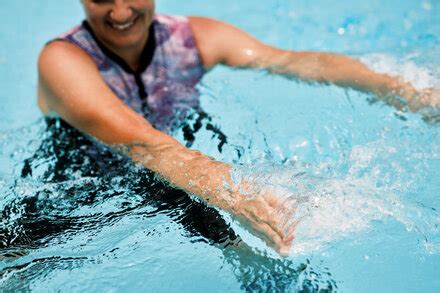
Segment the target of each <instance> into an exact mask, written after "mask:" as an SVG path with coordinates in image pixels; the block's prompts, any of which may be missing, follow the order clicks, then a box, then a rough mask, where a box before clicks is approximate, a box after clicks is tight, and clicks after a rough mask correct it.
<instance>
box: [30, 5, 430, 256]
mask: <svg viewBox="0 0 440 293" xmlns="http://www.w3.org/2000/svg"><path fill="white" fill-rule="evenodd" d="M82 5H83V7H84V10H85V13H86V22H84V23H83V24H82V25H80V26H78V27H75V28H74V29H72V30H71V31H69V32H67V33H65V34H63V35H61V36H60V37H59V38H58V39H56V40H53V41H52V42H50V43H49V44H48V45H47V46H46V47H45V48H44V49H43V51H42V52H41V55H40V58H39V87H38V102H39V106H40V108H41V110H42V111H43V113H45V114H46V115H51V114H55V115H57V116H60V117H61V118H62V119H63V120H65V121H66V122H67V123H69V124H70V125H72V126H73V127H75V128H77V129H79V130H80V131H82V132H84V133H86V134H88V135H90V136H93V137H95V138H97V139H98V140H101V141H103V142H105V143H106V144H109V145H124V146H125V147H126V149H127V152H128V154H129V155H130V157H131V158H132V159H133V160H134V161H137V162H139V163H141V164H143V165H144V166H145V167H146V168H148V169H150V170H153V171H155V172H156V173H158V174H160V175H162V176H163V177H164V178H165V179H166V180H167V181H168V182H170V183H171V184H173V185H175V186H178V187H180V188H182V189H183V190H185V191H187V192H189V193H192V194H195V195H197V196H199V197H201V198H202V199H204V200H205V201H207V202H208V203H209V204H212V205H214V206H217V207H220V208H222V209H224V210H226V211H229V212H231V213H232V214H234V215H235V216H236V217H237V218H238V219H241V220H244V221H245V222H247V223H249V224H250V225H251V226H252V227H253V229H254V232H257V233H258V234H260V235H262V236H263V237H264V238H265V239H266V240H267V242H268V244H270V245H272V246H273V247H275V248H276V249H277V250H278V251H279V252H281V253H286V252H287V251H288V250H289V248H290V245H291V243H292V240H293V228H294V225H293V223H292V221H288V220H286V219H289V218H291V217H289V216H287V217H286V214H287V215H288V214H289V213H292V207H291V203H289V202H284V201H282V200H281V199H280V198H279V197H277V196H276V195H274V194H273V193H271V192H270V191H268V190H266V191H261V190H259V191H256V190H254V191H253V190H252V183H250V182H244V181H242V182H233V181H232V179H231V175H230V169H231V167H230V166H229V165H227V164H224V163H221V162H216V161H214V160H212V159H210V158H208V157H207V156H205V155H203V154H201V153H199V152H197V151H193V150H189V149H187V148H185V147H184V146H182V145H181V144H180V143H179V142H177V141H176V140H175V139H173V138H172V137H171V136H169V135H168V134H166V131H168V130H170V129H171V128H172V127H173V125H175V123H176V120H179V118H181V117H184V116H185V113H187V111H188V110H189V109H194V108H197V107H198V100H197V92H196V90H195V89H194V86H195V85H196V83H197V82H198V81H199V80H200V78H201V77H202V76H203V74H204V73H205V72H206V71H208V70H209V69H211V68H212V67H213V66H215V65H217V64H225V65H229V66H234V67H251V68H260V69H266V70H268V71H270V72H272V73H277V74H282V75H285V76H287V77H293V78H298V79H302V80H308V81H309V80H310V81H318V82H324V83H327V82H331V83H334V84H336V85H340V86H346V87H351V88H354V89H357V90H360V91H366V92H372V93H374V94H376V95H378V96H379V97H391V96H395V95H396V94H399V95H402V96H403V97H404V98H405V99H406V100H407V102H408V105H409V106H410V107H411V108H412V109H418V108H419V107H421V106H423V104H421V103H420V102H419V101H420V99H418V95H419V94H418V93H417V92H416V91H415V90H414V88H413V87H412V86H411V85H410V84H408V83H402V82H400V81H399V79H397V78H393V77H389V76H387V75H380V74H376V73H374V72H372V71H370V70H369V69H368V68H366V67H365V66H364V65H362V64H361V63H359V62H357V61H355V60H352V59H350V58H348V57H344V56H340V55H337V54H330V53H314V52H289V51H284V50H280V49H276V48H273V47H270V46H267V45H265V44H262V43H261V42H259V41H257V40H255V39H254V38H252V37H250V36H249V35H247V34H246V33H244V32H242V31H240V30H238V29H237V28H235V27H232V26H231V25H228V24H225V23H222V22H219V21H216V20H213V19H208V18H202V17H188V18H184V17H174V16H162V15H156V14H155V9H154V0H82ZM437 105H438V102H437ZM397 106H399V105H397ZM282 214H284V215H283V216H282Z"/></svg>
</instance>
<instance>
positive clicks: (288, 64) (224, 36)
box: [190, 17, 440, 110]
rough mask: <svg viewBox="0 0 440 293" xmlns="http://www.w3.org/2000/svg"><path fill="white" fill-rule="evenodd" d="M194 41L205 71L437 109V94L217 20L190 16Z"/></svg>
mask: <svg viewBox="0 0 440 293" xmlns="http://www.w3.org/2000/svg"><path fill="white" fill-rule="evenodd" d="M190 23H191V27H192V29H193V32H194V35H195V39H196V43H197V45H198V47H199V49H200V51H201V56H202V59H203V62H204V64H205V66H206V67H207V68H211V67H213V66H214V65H216V64H225V65H229V66H234V67H251V68H261V69H266V70H269V71H270V72H272V73H276V74H281V75H284V76H286V77H290V78H296V79H300V80H304V81H314V82H321V83H333V84H335V85H338V86H342V87H350V88H353V89H355V90H359V91H362V92H369V93H373V94H375V95H377V96H378V97H379V98H382V99H384V100H385V101H386V102H389V103H390V104H392V105H394V106H395V107H397V108H401V107H402V106H403V105H401V103H399V101H398V100H397V99H393V97H396V96H400V97H403V98H404V99H405V100H406V102H407V103H408V106H409V107H410V109H411V110H418V109H420V108H422V107H425V106H433V107H440V98H439V92H438V90H433V89H430V90H426V91H423V92H418V91H417V90H416V89H415V88H414V87H413V86H412V85H411V84H410V83H407V82H404V81H402V80H400V79H399V78H398V77H392V76H389V75H386V74H379V73H376V72H374V71H372V70H370V69H369V68H368V67H367V66H365V65H364V64H362V63H361V62H359V61H357V60H355V59H352V58H350V57H347V56H343V55H340V54H334V53H325V52H295V51H286V50H281V49H277V48H274V47H271V46H268V45H265V44H263V43H261V42H259V41H258V40H256V39H254V38H253V37H251V36H250V35H248V34H246V33H245V32H243V31H241V30H239V29H237V28H235V27H233V26H231V25H229V24H226V23H223V22H220V21H216V20H213V19H209V18H203V17H191V18H190Z"/></svg>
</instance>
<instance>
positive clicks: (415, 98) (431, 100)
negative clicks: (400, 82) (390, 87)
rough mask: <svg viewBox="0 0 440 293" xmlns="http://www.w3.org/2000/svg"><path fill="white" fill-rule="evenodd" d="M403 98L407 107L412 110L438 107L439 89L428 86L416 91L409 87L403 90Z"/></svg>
mask: <svg viewBox="0 0 440 293" xmlns="http://www.w3.org/2000/svg"><path fill="white" fill-rule="evenodd" d="M403 98H404V99H405V100H406V101H407V103H408V108H409V110H410V111H412V112H416V111H419V110H421V109H423V108H439V109H440V89H436V88H428V89H423V90H421V91H416V90H415V89H414V88H410V89H407V90H405V91H404V92H403Z"/></svg>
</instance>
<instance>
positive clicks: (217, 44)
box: [188, 16, 269, 68]
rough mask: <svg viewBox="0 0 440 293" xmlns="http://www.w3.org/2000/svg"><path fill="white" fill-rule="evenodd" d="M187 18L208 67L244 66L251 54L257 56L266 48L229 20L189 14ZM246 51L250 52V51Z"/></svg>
mask: <svg viewBox="0 0 440 293" xmlns="http://www.w3.org/2000/svg"><path fill="white" fill-rule="evenodd" d="M188 19H189V23H190V26H191V29H192V31H193V34H194V38H195V40H196V43H197V47H198V48H199V50H200V53H201V56H202V59H203V62H204V65H205V67H207V68H211V67H213V66H215V65H216V64H219V63H221V64H226V65H229V66H247V65H248V64H249V63H251V62H252V61H253V58H254V57H259V56H260V55H262V54H263V53H265V52H267V51H268V49H269V47H268V46H266V45H264V44H263V43H261V42H260V41H258V40H257V39H255V38H253V37H252V36H251V35H249V34H248V33H246V32H244V31H243V30H241V29H240V28H238V27H236V26H234V25H231V24H229V23H226V22H223V21H220V20H216V19H212V18H208V17H200V16H191V17H188ZM249 52H252V54H251V55H249Z"/></svg>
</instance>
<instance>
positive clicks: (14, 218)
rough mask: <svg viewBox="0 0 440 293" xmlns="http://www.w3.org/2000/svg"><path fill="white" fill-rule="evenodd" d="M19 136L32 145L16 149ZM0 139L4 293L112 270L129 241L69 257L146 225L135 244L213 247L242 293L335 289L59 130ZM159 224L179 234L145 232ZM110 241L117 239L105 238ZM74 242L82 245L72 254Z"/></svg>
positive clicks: (177, 193)
mask: <svg viewBox="0 0 440 293" xmlns="http://www.w3.org/2000/svg"><path fill="white" fill-rule="evenodd" d="M46 123H47V129H46V127H45V126H44V125H43V124H46ZM23 133H29V134H31V135H32V137H34V138H35V139H36V141H30V142H29V141H26V137H25V136H23ZM20 137H21V141H20ZM37 137H40V139H38V138H37ZM4 138H5V140H2V141H3V145H2V148H1V151H2V156H3V157H5V156H6V155H10V156H11V157H13V161H14V162H16V163H15V165H14V166H13V169H12V170H10V171H9V172H10V174H2V180H5V182H8V181H9V180H8V179H7V178H8V176H9V178H13V180H11V181H10V182H11V184H4V185H2V193H3V194H4V195H5V196H4V197H3V198H2V200H1V201H0V207H1V212H2V220H1V223H0V224H1V226H0V284H1V287H2V288H4V289H5V290H29V289H31V287H32V282H33V281H34V280H39V279H44V278H47V277H48V276H49V275H50V274H51V273H53V272H58V271H69V270H75V269H80V268H81V267H84V266H93V265H98V264H101V263H103V262H106V261H108V262H110V263H111V262H112V261H113V262H117V259H118V258H119V256H118V253H119V252H121V251H124V254H126V253H128V252H129V251H130V249H132V247H133V246H136V243H137V242H138V241H139V240H136V241H134V240H133V241H131V240H130V237H129V235H127V236H128V239H129V240H126V242H127V243H125V244H124V245H121V246H118V247H113V246H111V247H106V245H103V247H98V248H97V249H98V250H99V251H101V252H100V253H99V254H98V255H96V254H91V255H90V256H88V255H87V254H84V253H83V254H78V248H79V247H83V248H84V249H85V248H87V247H88V246H91V247H93V239H94V237H97V235H99V234H100V233H101V232H102V231H103V230H105V229H109V228H111V227H113V226H118V225H121V223H123V222H126V221H128V222H127V223H129V222H130V221H132V222H133V223H135V222H137V221H139V222H140V223H142V224H143V225H147V227H148V233H145V236H144V237H147V238H146V239H145V241H157V242H158V243H157V244H155V245H153V247H155V248H156V249H159V250H160V247H161V246H162V245H166V244H164V243H161V242H160V239H161V237H163V236H164V235H165V234H166V233H177V234H181V235H184V237H185V238H186V239H187V240H185V241H186V242H189V243H206V244H207V245H209V246H214V247H217V249H219V250H220V251H221V253H222V255H223V259H224V262H225V264H227V266H228V267H231V268H232V273H233V274H234V275H235V276H236V278H237V280H238V281H239V283H240V284H241V285H240V286H241V288H242V289H245V290H247V291H253V290H257V291H260V290H283V291H285V290H288V289H289V288H294V287H295V288H303V289H304V290H306V291H313V290H316V289H319V288H324V289H325V288H326V289H329V290H331V289H334V288H336V287H337V285H336V283H335V281H333V280H332V278H331V276H330V274H329V273H326V272H325V271H324V272H322V271H314V269H313V267H311V265H310V263H303V264H298V263H294V262H293V261H291V260H287V259H281V258H277V257H275V258H274V257H271V256H269V255H268V254H267V253H266V252H264V251H260V250H258V249H255V248H253V247H250V246H249V245H247V244H246V243H245V242H244V241H242V240H241V238H240V237H239V236H238V235H236V233H235V232H234V231H233V229H232V228H231V227H230V225H229V224H228V223H227V222H226V221H225V220H224V219H223V217H222V216H221V215H220V214H219V213H218V211H217V210H216V209H213V208H211V207H208V206H206V205H205V204H203V203H200V202H199V201H195V200H193V199H191V197H190V196H188V195H187V194H186V193H185V192H183V191H181V190H178V189H175V188H172V187H170V186H168V185H166V184H165V183H163V182H162V181H160V180H158V179H157V178H156V177H155V175H154V174H153V173H152V172H150V171H148V170H145V169H143V168H140V167H138V166H135V165H133V164H132V163H131V162H130V161H129V160H128V159H126V158H125V157H124V156H122V155H118V154H115V153H114V152H112V151H111V150H109V149H108V148H106V147H104V146H102V145H100V144H98V143H96V142H94V141H91V140H90V139H88V138H87V137H85V136H84V135H82V134H81V133H79V132H78V131H76V130H74V129H72V128H71V127H69V126H68V125H66V124H65V123H63V122H62V121H60V120H46V121H44V122H41V121H39V122H38V123H36V124H35V125H32V126H30V127H27V128H25V129H22V130H18V131H16V132H15V133H10V134H9V137H8V136H7V135H6V134H5V137H4ZM12 139H17V141H15V142H14V145H15V146H14V148H17V147H18V146H20V144H21V143H22V142H24V144H25V145H21V147H23V148H21V149H8V148H9V145H8V143H7V141H9V142H11V141H12ZM163 217H165V219H166V221H172V222H174V223H176V224H178V227H180V228H177V229H173V228H170V227H169V226H168V224H167V227H166V228H165V230H163V231H160V225H158V227H156V226H155V224H154V223H155V221H159V222H160V221H161V219H163ZM129 226H130V225H128V226H127V229H129V228H128V227H129ZM155 227H156V228H155ZM156 229H157V230H156ZM118 237H122V236H118V235H116V234H115V235H114V238H118ZM148 237H152V239H148ZM78 238H80V239H81V238H84V239H82V241H81V244H78V243H77V239H78ZM122 238H123V239H124V238H125V237H122ZM121 241H122V240H121ZM56 247H63V249H62V252H61V253H60V252H58V254H57V253H55V254H52V255H50V254H49V255H47V254H45V253H43V254H42V255H44V256H41V255H40V254H41V253H42V252H44V251H48V253H50V251H51V250H56ZM72 249H73V250H72ZM177 249H178V248H177ZM69 251H72V253H71V254H70V256H69ZM127 251H128V252H127ZM146 253H151V252H148V251H146ZM164 253H165V252H164ZM181 253H183V254H184V253H185V251H184V249H182V251H181ZM75 255H76V256H75ZM162 265H163V264H162ZM182 269H183V267H182ZM311 276H313V278H311ZM20 280H21V281H20Z"/></svg>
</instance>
